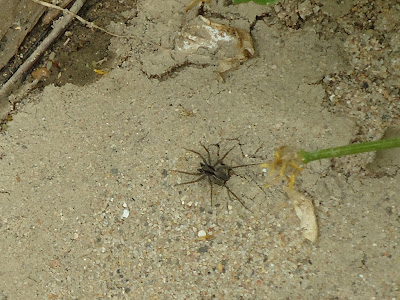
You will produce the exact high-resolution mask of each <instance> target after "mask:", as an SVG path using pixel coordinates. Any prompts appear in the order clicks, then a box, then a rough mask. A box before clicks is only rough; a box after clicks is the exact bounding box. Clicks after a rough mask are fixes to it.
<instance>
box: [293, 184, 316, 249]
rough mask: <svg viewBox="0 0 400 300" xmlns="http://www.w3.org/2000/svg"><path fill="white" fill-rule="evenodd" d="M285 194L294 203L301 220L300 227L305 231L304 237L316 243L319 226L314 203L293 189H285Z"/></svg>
mask: <svg viewBox="0 0 400 300" xmlns="http://www.w3.org/2000/svg"><path fill="white" fill-rule="evenodd" d="M285 192H286V194H287V195H288V197H289V199H290V200H291V201H292V202H293V206H294V211H295V212H296V215H297V217H298V218H299V219H300V226H301V227H302V228H303V229H304V232H303V236H304V237H305V238H306V239H308V240H309V241H311V242H315V241H316V240H317V237H318V225H317V218H316V216H315V211H314V205H313V203H312V201H311V200H310V199H308V198H306V197H305V196H304V195H303V194H301V193H300V192H298V191H296V190H294V189H292V188H285Z"/></svg>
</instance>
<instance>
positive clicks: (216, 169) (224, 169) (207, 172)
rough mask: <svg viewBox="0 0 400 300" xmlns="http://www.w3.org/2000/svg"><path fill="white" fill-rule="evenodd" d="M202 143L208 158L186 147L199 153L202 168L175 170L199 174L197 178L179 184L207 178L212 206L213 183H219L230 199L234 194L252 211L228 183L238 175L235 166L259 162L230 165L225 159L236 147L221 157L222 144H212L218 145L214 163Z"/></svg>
mask: <svg viewBox="0 0 400 300" xmlns="http://www.w3.org/2000/svg"><path fill="white" fill-rule="evenodd" d="M200 145H201V146H202V147H203V149H204V150H205V151H206V153H207V158H205V157H204V156H203V155H202V154H201V153H200V152H197V151H194V150H191V149H186V148H184V149H185V150H186V151H189V152H192V153H194V154H196V155H198V156H199V157H200V158H201V159H202V160H203V162H200V168H198V169H197V172H186V171H179V170H174V171H175V172H178V173H182V174H187V175H194V176H199V177H198V178H197V179H195V180H191V181H187V182H182V183H179V184H177V185H183V184H191V183H195V182H199V181H201V180H204V179H207V180H208V183H209V184H210V198H211V206H213V185H214V184H216V185H219V186H223V187H225V189H226V191H227V193H228V197H229V199H230V200H232V197H231V196H233V197H234V198H235V199H236V200H237V201H239V203H240V204H241V205H242V206H243V207H244V208H246V209H247V210H249V211H251V210H250V209H249V208H248V207H247V206H246V205H245V204H244V202H243V201H242V200H241V199H240V198H239V196H238V195H236V193H235V192H233V191H232V190H231V188H230V187H229V186H228V185H227V182H228V180H229V179H230V178H231V176H232V175H237V174H236V173H235V172H234V171H233V169H235V168H241V167H246V166H252V165H258V164H246V165H239V166H234V167H232V166H228V165H226V164H225V163H224V159H225V158H226V157H227V156H228V154H229V153H230V152H231V151H232V150H233V149H234V148H235V146H233V147H232V148H230V149H229V150H228V151H227V152H226V153H225V154H224V155H223V156H222V157H220V153H219V151H220V146H219V144H212V146H216V147H217V160H216V161H215V162H214V163H213V161H212V159H211V155H210V151H209V148H207V147H206V146H204V145H203V144H202V143H200Z"/></svg>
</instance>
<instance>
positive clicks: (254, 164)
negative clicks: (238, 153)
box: [231, 163, 261, 169]
mask: <svg viewBox="0 0 400 300" xmlns="http://www.w3.org/2000/svg"><path fill="white" fill-rule="evenodd" d="M258 165H261V163H253V164H245V165H239V166H234V167H231V169H236V168H243V167H248V166H258Z"/></svg>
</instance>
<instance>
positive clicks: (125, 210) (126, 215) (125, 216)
mask: <svg viewBox="0 0 400 300" xmlns="http://www.w3.org/2000/svg"><path fill="white" fill-rule="evenodd" d="M127 217H129V210H127V209H124V212H123V213H122V216H121V218H122V219H126V218H127Z"/></svg>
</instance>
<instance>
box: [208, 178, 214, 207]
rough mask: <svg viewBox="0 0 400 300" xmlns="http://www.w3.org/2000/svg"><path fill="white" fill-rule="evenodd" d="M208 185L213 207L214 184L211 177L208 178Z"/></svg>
mask: <svg viewBox="0 0 400 300" xmlns="http://www.w3.org/2000/svg"><path fill="white" fill-rule="evenodd" d="M208 183H209V184H210V199H211V207H214V206H213V182H212V180H211V178H210V177H208Z"/></svg>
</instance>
